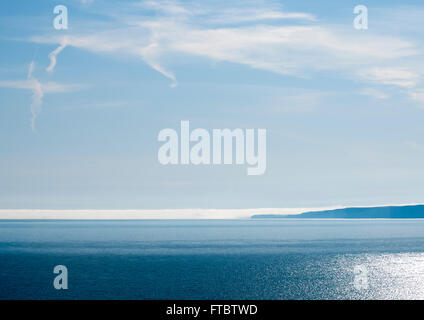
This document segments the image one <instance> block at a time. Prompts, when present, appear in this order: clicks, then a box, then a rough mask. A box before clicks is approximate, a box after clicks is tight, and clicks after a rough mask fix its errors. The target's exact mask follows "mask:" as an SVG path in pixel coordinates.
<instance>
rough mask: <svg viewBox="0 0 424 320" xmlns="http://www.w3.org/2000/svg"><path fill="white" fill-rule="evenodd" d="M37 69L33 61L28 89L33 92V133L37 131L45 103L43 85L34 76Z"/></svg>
mask: <svg viewBox="0 0 424 320" xmlns="http://www.w3.org/2000/svg"><path fill="white" fill-rule="evenodd" d="M34 68H35V63H34V61H31V63H30V64H29V68H28V76H27V79H28V88H29V89H30V90H31V91H32V102H31V106H30V107H31V114H32V116H31V128H32V130H33V131H35V119H36V118H37V115H38V114H39V113H40V111H41V104H42V103H43V96H44V92H43V88H42V85H41V83H40V82H39V81H38V80H37V79H36V78H34V77H33V76H32V73H33V71H34Z"/></svg>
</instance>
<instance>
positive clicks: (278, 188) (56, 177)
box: [0, 0, 424, 210]
mask: <svg viewBox="0 0 424 320" xmlns="http://www.w3.org/2000/svg"><path fill="white" fill-rule="evenodd" d="M360 4H362V5H366V6H367V8H368V29H366V30H357V29H355V28H354V27H353V20H354V18H355V16H356V15H355V14H354V13H353V9H354V7H355V6H356V5H360ZM56 5H65V6H66V7H67V9H68V29H67V30H56V29H55V28H54V27H53V20H54V18H55V16H56V15H55V14H54V13H53V9H54V7H55V6H56ZM423 16H424V4H423V3H422V1H384V3H383V2H382V1H364V2H359V1H325V0H324V1H302V2H299V1H265V0H258V1H251V0H244V1H233V0H227V1H220V0H218V1H203V0H200V1H199V0H197V1H127V0H125V1H119V2H112V1H102V0H91V1H90V0H85V1H83V0H74V1H65V0H63V1H46V0H40V1H30V0H18V1H12V0H5V1H1V2H0V209H67V210H72V209H111V210H112V209H113V210H119V209H185V208H203V209H224V208H225V209H250V208H292V207H293V208H309V207H333V206H357V205H380V204H381V205H383V204H386V205H387V204H394V203H396V204H399V203H422V202H424V199H423V194H424V183H423V181H424V166H423V165H422V163H423V160H424V126H423V125H422V124H423V121H424V80H423V75H424V60H423V53H424V46H423V42H424V41H423V39H424V28H423V22H422V17H423ZM183 120H188V121H190V127H191V128H192V129H195V128H204V129H206V130H210V131H211V130H212V129H223V128H229V129H235V128H255V129H258V128H264V129H266V130H267V169H266V172H265V173H264V174H263V175H258V176H249V175H247V174H246V166H241V165H236V164H234V165H198V166H196V165H162V164H160V163H159V162H158V149H159V148H160V146H161V145H162V143H161V142H159V141H158V139H157V137H158V133H159V132H160V130H162V129H164V128H173V129H175V130H176V131H177V132H178V130H179V128H180V122H181V121H183Z"/></svg>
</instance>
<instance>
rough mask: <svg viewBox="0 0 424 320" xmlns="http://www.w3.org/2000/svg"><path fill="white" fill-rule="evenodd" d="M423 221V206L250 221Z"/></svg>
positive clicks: (341, 211)
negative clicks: (283, 219)
mask: <svg viewBox="0 0 424 320" xmlns="http://www.w3.org/2000/svg"><path fill="white" fill-rule="evenodd" d="M264 218H274V219H278V218H287V219H293V218H294V219H304V218H306V219H424V205H405V206H381V207H352V208H341V209H333V210H323V211H314V212H304V213H301V214H296V215H279V214H258V215H253V216H252V219H264Z"/></svg>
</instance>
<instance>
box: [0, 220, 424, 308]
mask: <svg viewBox="0 0 424 320" xmlns="http://www.w3.org/2000/svg"><path fill="white" fill-rule="evenodd" d="M58 265H61V266H65V267H66V269H67V289H59V290H58V289H56V288H55V286H54V281H55V277H57V276H58V274H55V273H54V272H53V271H54V268H55V266H58ZM0 299H273V300H274V299H299V300H303V299H319V300H322V299H424V220H420V219H406V220H401V219H393V220H372V219H366V220H352V219H348V220H342V219H340V220H337V219H335V220H323V219H318V220H308V219H262V220H261V219H251V220H250V219H245V220H134V221H130V220H127V221H123V220H122V221H120V220H109V221H99V220H97V221H95V220H91V221H85V220H81V221H76V220H65V221H64V220H60V221H59V220H37V221H36V220H0Z"/></svg>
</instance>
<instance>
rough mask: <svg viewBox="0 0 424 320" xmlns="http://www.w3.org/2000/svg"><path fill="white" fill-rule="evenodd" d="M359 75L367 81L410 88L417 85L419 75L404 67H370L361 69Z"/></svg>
mask: <svg viewBox="0 0 424 320" xmlns="http://www.w3.org/2000/svg"><path fill="white" fill-rule="evenodd" d="M359 74H360V76H361V77H362V78H363V79H364V80H367V81H371V82H376V83H381V84H387V85H394V86H399V87H403V88H412V87H415V86H416V85H417V82H418V80H419V75H418V74H416V73H415V72H413V71H411V70H407V69H404V68H378V67H377V68H370V69H367V70H361V71H360V73H359Z"/></svg>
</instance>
